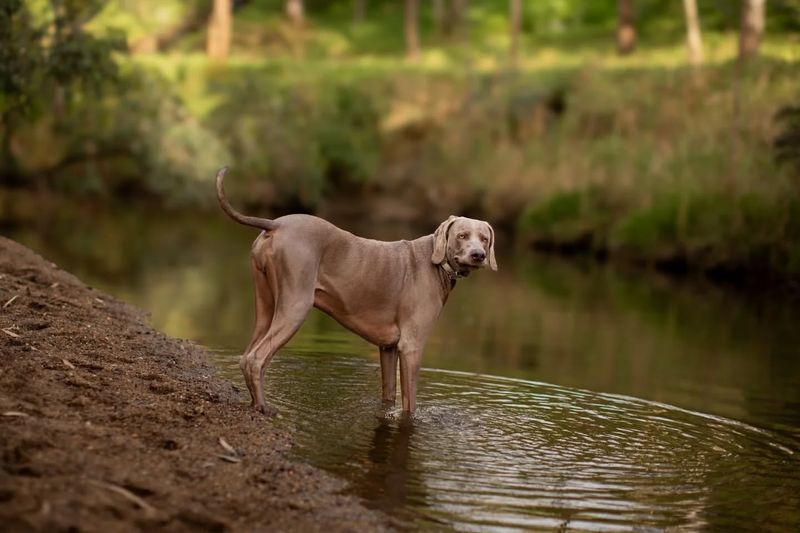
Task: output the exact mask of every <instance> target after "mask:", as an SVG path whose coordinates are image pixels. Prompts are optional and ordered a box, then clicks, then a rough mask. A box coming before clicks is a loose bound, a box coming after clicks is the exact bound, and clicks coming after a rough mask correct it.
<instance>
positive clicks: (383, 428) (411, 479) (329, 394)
mask: <svg viewBox="0 0 800 533" xmlns="http://www.w3.org/2000/svg"><path fill="white" fill-rule="evenodd" d="M420 381H421V386H420V391H419V403H420V407H419V409H418V411H417V413H416V414H415V416H414V418H413V419H412V420H407V419H405V418H403V417H402V416H401V414H400V412H399V410H397V409H394V410H390V411H388V412H387V411H384V410H382V409H381V407H380V404H379V401H378V398H379V376H378V366H377V364H375V363H373V362H368V361H365V360H364V359H361V358H355V357H349V356H346V355H341V354H326V355H325V356H319V355H314V354H313V353H311V351H310V350H296V351H288V352H287V353H284V354H281V356H280V357H278V358H277V359H276V360H275V362H274V363H273V366H272V367H271V368H270V369H269V372H268V379H267V388H268V396H269V398H270V400H271V401H272V402H273V403H274V404H275V405H276V406H277V407H278V408H279V409H280V410H281V411H282V412H283V414H284V418H283V420H284V423H287V424H292V425H293V429H294V430H295V431H296V435H297V438H296V440H297V444H296V447H295V451H294V453H295V454H296V455H297V456H299V457H301V458H302V459H304V460H307V461H309V462H311V463H313V464H315V465H317V466H320V467H323V468H326V469H329V470H332V471H334V472H335V473H337V474H339V475H341V476H343V477H345V478H346V479H348V480H349V481H350V483H351V485H352V490H353V491H354V492H355V493H357V494H359V495H360V496H362V497H364V498H365V499H366V500H367V502H368V503H369V504H370V505H372V506H374V507H376V508H380V509H383V510H384V511H386V512H388V513H390V514H392V515H394V516H395V517H397V518H398V519H399V520H401V521H402V524H403V525H405V526H407V527H413V528H421V529H431V530H441V529H455V530H463V531H525V530H531V529H559V528H561V529H564V530H566V529H569V530H591V531H647V530H648V529H650V528H652V529H653V530H663V529H672V528H680V529H690V530H694V529H704V528H709V527H710V528H714V529H728V528H731V527H735V528H737V529H759V530H761V529H772V530H785V531H792V530H794V527H795V526H796V525H797V524H798V523H800V501H799V500H798V496H796V495H798V494H800V474H798V472H800V459H798V455H799V454H798V453H797V452H798V451H799V450H800V446H798V443H797V442H796V441H795V440H792V439H791V438H789V437H786V436H782V435H779V434H776V433H773V432H771V431H767V430H763V429H760V428H756V427H753V426H749V425H747V424H744V423H741V422H736V421H733V420H728V419H725V418H721V417H717V416H713V415H708V414H702V413H695V412H691V411H687V410H684V409H679V408H676V407H672V406H669V405H665V404H660V403H656V402H650V401H644V400H640V399H636V398H631V397H626V396H620V395H611V394H599V393H593V392H590V391H585V390H578V389H569V388H564V387H558V386H555V385H549V384H545V383H537V382H530V381H523V380H516V379H510V378H499V377H494V376H485V375H480V374H474V373H464V372H448V371H442V370H428V369H425V370H423V371H422V376H421V380H420Z"/></svg>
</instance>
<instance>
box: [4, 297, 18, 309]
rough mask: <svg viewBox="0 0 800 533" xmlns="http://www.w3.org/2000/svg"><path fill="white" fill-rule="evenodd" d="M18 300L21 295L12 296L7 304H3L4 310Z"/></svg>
mask: <svg viewBox="0 0 800 533" xmlns="http://www.w3.org/2000/svg"><path fill="white" fill-rule="evenodd" d="M17 298H19V294H15V295H14V296H12V297H11V298H10V299H9V300H8V301H7V302H6V303H4V304H3V309H5V308H6V307H8V306H9V305H11V304H13V303H14V300H16V299H17Z"/></svg>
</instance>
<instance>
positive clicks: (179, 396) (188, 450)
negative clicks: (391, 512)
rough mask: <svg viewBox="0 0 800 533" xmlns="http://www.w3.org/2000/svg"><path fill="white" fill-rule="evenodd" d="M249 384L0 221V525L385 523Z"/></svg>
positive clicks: (342, 527) (375, 526)
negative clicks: (224, 374) (252, 394)
mask: <svg viewBox="0 0 800 533" xmlns="http://www.w3.org/2000/svg"><path fill="white" fill-rule="evenodd" d="M244 400H245V398H244V394H243V392H242V391H239V390H237V389H236V388H235V387H234V386H233V385H232V384H231V383H229V382H227V381H225V380H223V379H221V378H219V377H217V376H216V374H215V370H214V368H213V367H212V366H211V365H210V363H209V362H208V358H207V356H206V353H205V352H204V351H203V350H202V349H201V348H199V347H197V346H194V345H192V344H191V343H189V342H186V341H180V340H177V339H172V338H170V337H167V336H165V335H162V334H160V333H158V332H156V331H153V330H152V329H151V328H150V327H149V326H148V325H147V323H146V319H145V317H144V314H143V313H142V312H141V311H139V310H137V309H134V308H132V307H130V306H128V305H126V304H124V303H121V302H118V301H116V300H114V299H113V298H111V297H109V296H107V295H105V294H103V293H100V292H98V291H96V290H94V289H91V288H89V287H87V286H86V285H84V284H83V283H82V282H81V281H80V280H78V279H77V278H75V277H74V276H72V275H70V274H68V273H67V272H64V271H62V270H60V269H59V268H58V267H57V266H56V265H54V264H52V263H50V262H48V261H46V260H44V259H42V258H41V257H39V256H38V255H36V254H35V253H33V252H32V251H30V250H28V249H27V248H25V247H23V246H21V245H19V244H17V243H15V242H13V241H10V240H7V239H4V238H2V237H0V530H14V531H19V530H48V531H51V530H73V531H101V530H103V531H109V530H114V531H126V530H141V529H147V530H153V529H162V530H178V531H180V530H192V531H196V530H213V531H224V530H248V531H252V530H270V531H281V530H291V531H322V530H325V531H332V530H335V531H374V530H383V529H386V524H387V520H386V518H385V517H384V516H383V515H381V514H379V513H377V512H374V511H371V510H368V509H365V508H364V507H362V506H361V504H360V503H359V501H358V500H356V499H355V498H353V497H350V496H346V495H342V494H341V491H342V489H343V488H344V484H343V482H341V481H339V480H336V479H334V478H333V477H331V476H329V475H327V474H325V473H324V472H321V471H318V470H316V469H313V468H311V467H309V466H307V465H302V464H297V463H294V462H291V461H289V460H288V459H287V458H286V455H285V452H286V451H287V450H288V449H289V447H290V446H291V441H290V438H289V436H288V435H286V434H284V433H282V432H280V431H278V430H276V429H274V427H273V426H272V423H271V422H270V421H269V420H268V419H266V418H264V417H262V416H256V415H254V414H252V413H251V412H250V411H249V410H248V409H247V408H246V405H245V403H244ZM220 438H223V439H224V442H225V443H226V444H228V445H229V446H230V447H232V448H234V450H232V449H230V448H226V446H225V445H224V444H220V440H219V439H220Z"/></svg>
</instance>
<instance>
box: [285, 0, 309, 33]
mask: <svg viewBox="0 0 800 533" xmlns="http://www.w3.org/2000/svg"><path fill="white" fill-rule="evenodd" d="M305 11H306V10H305V7H304V6H303V0H286V15H287V16H288V17H289V20H290V21H291V22H292V24H294V25H295V26H296V27H298V28H300V27H302V26H303V25H304V24H305V22H306V14H305Z"/></svg>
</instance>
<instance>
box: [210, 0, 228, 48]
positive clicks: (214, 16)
mask: <svg viewBox="0 0 800 533" xmlns="http://www.w3.org/2000/svg"><path fill="white" fill-rule="evenodd" d="M230 48H231V0H214V8H213V10H212V11H211V17H210V18H209V21H208V39H207V40H206V53H207V54H208V57H210V58H212V59H218V60H224V59H225V58H226V57H228V52H229V51H230Z"/></svg>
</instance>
